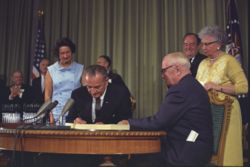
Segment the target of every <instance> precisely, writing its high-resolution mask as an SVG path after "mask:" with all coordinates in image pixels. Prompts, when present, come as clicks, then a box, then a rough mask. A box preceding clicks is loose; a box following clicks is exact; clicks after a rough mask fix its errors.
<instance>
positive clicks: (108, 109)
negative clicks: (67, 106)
mask: <svg viewBox="0 0 250 167" xmlns="http://www.w3.org/2000/svg"><path fill="white" fill-rule="evenodd" d="M129 97H130V95H129V92H128V91H127V89H126V88H125V87H123V86H120V85H117V84H108V87H107V90H106V94H105V96H104V101H103V105H102V108H101V111H100V112H99V113H100V114H96V122H103V123H106V124H110V123H117V122H119V121H120V120H123V119H128V118H131V117H132V112H131V103H130V99H129ZM71 98H73V99H74V100H75V104H74V106H73V107H72V109H71V110H70V111H69V114H68V115H67V117H66V122H73V121H74V119H75V118H76V117H78V116H80V117H81V118H82V119H83V120H85V121H87V123H92V117H91V109H92V96H91V95H90V94H89V93H88V91H87V89H86V87H83V86H82V87H80V88H78V89H76V90H74V91H73V92H72V94H71Z"/></svg>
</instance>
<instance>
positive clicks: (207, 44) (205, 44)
mask: <svg viewBox="0 0 250 167" xmlns="http://www.w3.org/2000/svg"><path fill="white" fill-rule="evenodd" d="M216 42H218V41H212V42H204V43H203V42H202V43H201V45H203V46H209V45H212V44H213V43H216Z"/></svg>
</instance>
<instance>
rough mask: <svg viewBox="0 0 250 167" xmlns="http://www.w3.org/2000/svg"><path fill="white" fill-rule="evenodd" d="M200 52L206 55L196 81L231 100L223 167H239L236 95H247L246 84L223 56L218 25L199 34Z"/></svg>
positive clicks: (239, 125) (230, 59) (239, 124)
mask: <svg viewBox="0 0 250 167" xmlns="http://www.w3.org/2000/svg"><path fill="white" fill-rule="evenodd" d="M199 37H200V38H201V44H202V51H203V53H204V54H205V55H206V56H207V58H206V59H204V60H203V61H202V62H201V63H200V65H199V68H198V72H197V75H196V79H197V80H198V81H199V82H200V83H202V85H203V86H204V88H205V89H206V90H207V91H208V90H212V89H213V90H216V91H218V92H220V93H219V94H220V96H221V97H222V99H223V98H224V97H225V95H227V96H230V97H231V98H233V100H234V102H233V106H232V111H231V117H230V124H229V126H228V132H227V136H226V143H225V153H224V158H223V166H243V151H242V118H241V111H240V105H239V102H238V100H237V95H239V94H243V93H247V92H248V82H247V78H246V76H245V74H244V71H243V69H242V67H241V65H240V63H239V62H238V61H237V60H236V59H235V57H233V56H231V55H229V54H227V53H225V52H224V51H223V49H224V48H225V44H226V42H227V41H226V35H225V33H224V31H222V30H221V29H220V28H219V27H218V26H207V27H204V28H203V29H202V30H201V31H200V32H199Z"/></svg>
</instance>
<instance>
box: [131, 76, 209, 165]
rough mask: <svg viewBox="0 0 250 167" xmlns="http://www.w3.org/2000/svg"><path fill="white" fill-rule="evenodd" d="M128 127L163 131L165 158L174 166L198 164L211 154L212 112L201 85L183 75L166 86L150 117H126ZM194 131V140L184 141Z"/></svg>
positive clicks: (207, 160) (202, 162) (163, 152)
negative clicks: (178, 80) (161, 100)
mask: <svg viewBox="0 0 250 167" xmlns="http://www.w3.org/2000/svg"><path fill="white" fill-rule="evenodd" d="M129 124H130V127H131V128H132V129H133V128H142V129H149V130H164V131H166V132H167V135H166V137H165V138H163V139H162V152H161V153H162V154H163V157H164V159H165V160H166V162H167V163H168V164H170V165H177V166H184V165H187V166H202V165H204V164H205V163H207V162H209V160H210V157H211V155H212V146H213V134H212V115H211V108H210V103H209V98H208V95H207V92H206V91H205V89H204V88H203V87H202V86H201V85H200V83H199V82H198V81H197V80H195V79H194V77H193V76H191V75H187V76H185V77H184V78H182V79H181V81H180V82H179V83H178V84H177V85H175V86H172V87H170V88H169V90H168V92H167V95H166V97H165V99H164V101H163V103H162V104H161V106H160V109H159V111H158V112H157V113H156V114H155V115H154V116H152V117H148V118H144V119H139V120H136V119H129ZM191 130H194V131H195V132H197V133H198V137H197V139H196V140H195V142H189V141H186V139H187V137H188V136H189V134H190V131H191Z"/></svg>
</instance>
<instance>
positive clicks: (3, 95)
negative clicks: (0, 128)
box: [0, 79, 8, 122]
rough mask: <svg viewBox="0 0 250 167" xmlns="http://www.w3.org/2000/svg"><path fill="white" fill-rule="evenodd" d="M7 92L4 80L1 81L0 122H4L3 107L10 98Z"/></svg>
mask: <svg viewBox="0 0 250 167" xmlns="http://www.w3.org/2000/svg"><path fill="white" fill-rule="evenodd" d="M7 90H8V89H7V87H6V85H5V82H4V80H2V79H0V122H1V121H2V108H3V106H2V105H3V104H5V103H6V101H7V97H8V91H7Z"/></svg>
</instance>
